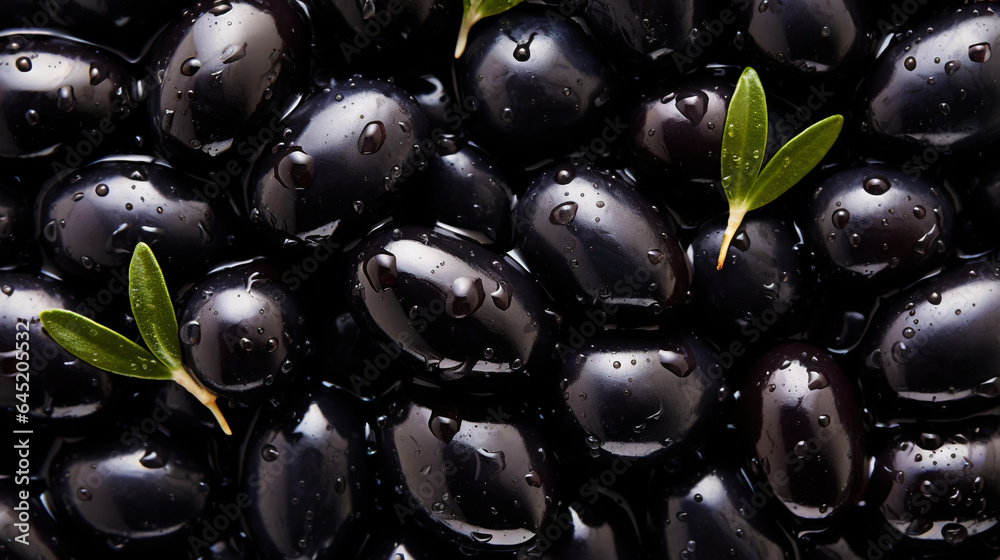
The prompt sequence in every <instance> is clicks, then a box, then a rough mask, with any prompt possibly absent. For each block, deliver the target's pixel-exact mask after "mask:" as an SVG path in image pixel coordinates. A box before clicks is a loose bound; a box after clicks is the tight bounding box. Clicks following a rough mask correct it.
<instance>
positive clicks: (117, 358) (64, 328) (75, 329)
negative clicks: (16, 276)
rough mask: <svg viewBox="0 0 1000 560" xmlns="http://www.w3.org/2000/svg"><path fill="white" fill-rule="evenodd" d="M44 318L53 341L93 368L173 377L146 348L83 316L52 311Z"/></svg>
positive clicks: (160, 377) (148, 376)
mask: <svg viewBox="0 0 1000 560" xmlns="http://www.w3.org/2000/svg"><path fill="white" fill-rule="evenodd" d="M40 317H41V319H42V327H44V328H45V331H46V332H48V333H49V336H51V337H52V339H53V340H55V341H56V342H57V343H59V345H60V346H62V347H63V348H65V349H66V350H67V351H68V352H69V353H70V354H73V355H74V356H76V357H77V358H80V359H81V360H83V361H85V362H87V363H88V364H90V365H92V366H95V367H98V368H101V369H103V370H106V371H110V372H111V373H117V374H118V375H126V376H128V377H139V378H143V379H172V378H173V373H172V372H171V371H170V369H169V368H167V367H166V366H165V365H163V363H161V362H160V361H159V360H157V359H156V358H155V357H154V356H153V355H152V354H150V353H149V351H147V350H146V349H145V348H143V347H142V346H139V345H138V344H136V343H134V342H132V341H131V340H129V339H127V338H125V337H124V336H122V335H120V334H118V333H116V332H115V331H113V330H111V329H109V328H107V327H105V326H103V325H101V324H98V323H95V322H94V321H91V320H90V319H88V318H86V317H84V316H83V315H79V314H77V313H74V312H72V311H67V310H65V309H49V310H46V311H42V312H41V314H40Z"/></svg>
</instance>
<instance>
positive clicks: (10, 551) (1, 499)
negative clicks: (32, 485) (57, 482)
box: [0, 479, 74, 560]
mask: <svg viewBox="0 0 1000 560" xmlns="http://www.w3.org/2000/svg"><path fill="white" fill-rule="evenodd" d="M22 492H24V493H26V494H27V498H26V499H25V496H22V494H21V493H22ZM15 508H17V509H15ZM22 513H26V514H27V515H28V518H27V520H25V519H22V517H21V514H22ZM25 521H27V523H26V525H27V531H26V534H25V533H23V532H22V529H24V527H23V526H21V527H19V526H16V525H15V524H21V523H24V522H25ZM15 538H18V539H20V540H17V541H15V540H14V539H15ZM25 543H27V546H25ZM0 558H4V560H71V559H72V558H74V556H73V552H72V549H71V548H70V545H69V544H68V543H67V542H66V539H65V534H64V531H63V530H62V528H61V527H59V525H58V524H57V523H56V522H55V520H53V519H52V518H51V517H49V515H48V514H47V513H46V512H45V508H44V506H42V503H41V501H39V499H38V492H36V491H34V490H33V489H29V488H28V487H27V485H15V484H14V481H13V479H9V480H4V481H2V482H0Z"/></svg>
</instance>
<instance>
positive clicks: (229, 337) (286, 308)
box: [177, 260, 305, 402]
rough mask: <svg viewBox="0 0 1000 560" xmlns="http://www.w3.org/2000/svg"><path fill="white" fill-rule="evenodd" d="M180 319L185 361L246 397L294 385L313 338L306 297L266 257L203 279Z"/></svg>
mask: <svg viewBox="0 0 1000 560" xmlns="http://www.w3.org/2000/svg"><path fill="white" fill-rule="evenodd" d="M177 323H178V325H179V327H180V339H181V353H182V355H183V356H184V364H185V365H186V366H187V367H188V368H190V369H191V372H192V373H194V375H195V376H196V377H197V378H198V380H199V381H201V383H202V384H203V385H205V387H207V388H208V389H210V390H211V391H212V392H214V393H215V394H217V395H222V396H227V397H232V398H233V399H234V400H237V401H239V402H253V401H255V400H259V399H260V398H262V397H264V396H265V395H267V394H268V393H273V392H276V391H278V390H280V389H281V388H282V387H284V386H285V385H287V384H288V382H289V380H290V379H291V377H292V375H293V374H294V372H295V367H296V365H297V364H298V362H299V359H300V358H301V356H302V353H303V352H302V349H303V344H304V343H305V317H304V316H303V309H302V307H301V306H300V304H299V301H298V297H297V296H296V295H295V293H294V292H292V290H291V289H290V288H289V287H288V285H287V284H285V283H283V282H282V281H281V278H280V273H279V272H278V271H277V270H276V269H275V268H274V267H273V266H271V265H270V264H269V263H267V262H266V261H263V260H256V261H254V262H251V263H249V264H244V265H239V266H235V267H232V268H226V269H223V270H220V271H218V272H215V273H213V274H211V275H209V276H208V277H206V278H205V279H204V280H202V281H200V282H198V283H197V284H196V285H195V286H194V287H193V288H191V290H190V291H189V292H188V294H187V299H186V302H185V304H184V305H183V306H182V307H180V308H179V309H178V319H177Z"/></svg>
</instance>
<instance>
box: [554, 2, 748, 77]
mask: <svg viewBox="0 0 1000 560" xmlns="http://www.w3.org/2000/svg"><path fill="white" fill-rule="evenodd" d="M563 4H567V3H563ZM717 4H721V2H717V1H716V0H677V1H672V2H636V1H634V0H591V1H590V2H587V3H586V11H585V12H584V17H585V19H586V21H587V28H588V29H589V30H590V31H591V32H592V33H593V34H594V35H595V36H596V37H597V39H598V41H600V42H601V44H602V45H604V46H607V47H609V50H611V51H612V52H613V53H614V54H616V55H617V60H616V62H619V63H623V66H626V67H629V66H631V67H635V68H636V69H637V70H644V71H646V72H648V73H649V74H654V72H662V71H669V72H672V73H683V72H688V71H691V70H695V69H696V68H697V65H698V62H697V61H698V60H699V59H701V58H702V57H704V58H705V60H708V59H709V58H710V57H709V56H707V53H708V52H710V51H711V50H715V49H712V45H715V46H716V49H718V47H720V46H721V45H722V44H723V43H726V42H727V40H728V39H729V36H730V35H731V34H732V30H731V29H728V26H727V24H732V23H733V22H735V21H736V13H735V12H734V11H733V10H731V9H729V10H721V11H720V10H717V8H718V6H717ZM560 9H561V10H562V7H561V6H560ZM564 15H565V14H564ZM709 22H711V23H709ZM706 26H707V27H706ZM703 34H704V36H702V35H703ZM706 43H707V44H708V47H704V46H703V45H705V44H706ZM654 75H655V74H654Z"/></svg>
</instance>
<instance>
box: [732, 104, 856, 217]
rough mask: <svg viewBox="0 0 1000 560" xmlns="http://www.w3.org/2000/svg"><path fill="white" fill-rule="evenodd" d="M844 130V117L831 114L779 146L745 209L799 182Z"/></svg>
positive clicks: (761, 202)
mask: <svg viewBox="0 0 1000 560" xmlns="http://www.w3.org/2000/svg"><path fill="white" fill-rule="evenodd" d="M843 127H844V117H842V116H840V115H834V116H832V117H828V118H826V119H823V120H821V121H820V122H818V123H816V124H814V125H812V126H810V127H809V128H807V129H806V130H804V131H803V132H802V134H799V135H798V136H796V137H795V138H793V139H792V140H791V141H790V142H789V143H787V144H785V145H784V146H782V148H781V149H780V150H778V153H777V154H775V156H774V157H773V158H771V161H769V162H768V163H767V167H765V168H764V171H763V172H762V173H761V174H760V177H759V178H758V179H757V184H756V185H754V188H753V190H752V191H751V193H750V195H749V196H748V197H747V198H746V210H747V211H750V210H754V209H756V208H760V207H761V206H764V205H765V204H767V203H769V202H771V201H772V200H774V199H776V198H778V197H779V196H781V195H782V194H784V192H785V191H787V190H788V189H790V188H792V187H793V186H795V184H796V183H798V182H799V181H801V180H802V178H803V177H805V176H806V174H808V173H809V172H810V171H812V170H813V168H814V167H816V165H818V164H819V162H820V161H822V160H823V157H825V156H826V153H827V152H829V151H830V148H832V147H833V144H834V142H836V141H837V137H838V136H840V130H841V129H842V128H843Z"/></svg>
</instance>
